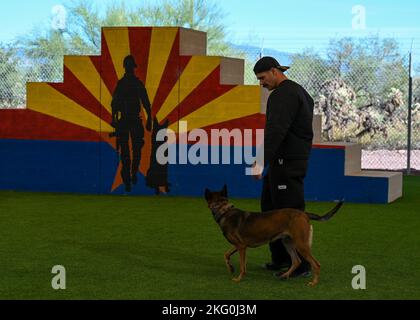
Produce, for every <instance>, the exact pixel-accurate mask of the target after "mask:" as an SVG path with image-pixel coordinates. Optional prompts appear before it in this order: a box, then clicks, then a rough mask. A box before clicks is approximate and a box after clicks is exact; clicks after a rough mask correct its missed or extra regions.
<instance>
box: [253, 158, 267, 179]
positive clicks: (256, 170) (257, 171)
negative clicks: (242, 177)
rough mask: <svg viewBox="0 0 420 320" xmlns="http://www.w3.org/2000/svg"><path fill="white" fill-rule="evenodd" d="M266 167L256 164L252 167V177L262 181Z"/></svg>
mask: <svg viewBox="0 0 420 320" xmlns="http://www.w3.org/2000/svg"><path fill="white" fill-rule="evenodd" d="M263 170H264V167H262V166H260V165H259V164H258V163H257V162H254V163H253V164H252V167H251V172H252V176H253V177H254V179H255V180H261V179H262V173H263Z"/></svg>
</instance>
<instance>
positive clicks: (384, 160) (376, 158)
mask: <svg viewBox="0 0 420 320" xmlns="http://www.w3.org/2000/svg"><path fill="white" fill-rule="evenodd" d="M410 162H411V168H412V169H415V170H420V150H412V151H411V161H410ZM362 169H383V170H402V169H407V150H374V151H371V150H362Z"/></svg>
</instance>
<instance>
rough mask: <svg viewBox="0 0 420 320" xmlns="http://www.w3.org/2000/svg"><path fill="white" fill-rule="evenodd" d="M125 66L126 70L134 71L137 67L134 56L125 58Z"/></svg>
mask: <svg viewBox="0 0 420 320" xmlns="http://www.w3.org/2000/svg"><path fill="white" fill-rule="evenodd" d="M123 65H124V68H125V69H134V68H136V67H137V64H136V61H135V60H134V57H133V56H132V55H128V56H126V57H125V58H124V62H123Z"/></svg>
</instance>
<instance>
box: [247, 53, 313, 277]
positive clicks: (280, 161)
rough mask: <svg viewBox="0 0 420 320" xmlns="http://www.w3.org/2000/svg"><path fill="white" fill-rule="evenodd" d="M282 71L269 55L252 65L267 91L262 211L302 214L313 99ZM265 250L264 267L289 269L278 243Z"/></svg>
mask: <svg viewBox="0 0 420 320" xmlns="http://www.w3.org/2000/svg"><path fill="white" fill-rule="evenodd" d="M287 69H289V67H286V66H282V65H280V64H279V63H278V61H277V60H276V59H274V58H272V57H263V58H261V59H260V60H259V61H257V63H256V64H255V66H254V73H255V75H256V77H257V79H258V80H259V81H260V85H262V86H263V87H264V88H267V89H268V90H270V91H271V93H270V96H269V98H268V101H267V111H266V124H265V130H264V163H263V165H264V166H267V165H268V170H267V172H266V175H265V176H264V178H263V188H262V195H261V210H262V211H268V210H273V209H282V208H296V209H300V210H305V199H304V189H303V187H304V186H303V179H304V178H305V175H306V170H307V166H308V159H309V154H310V151H311V148H312V138H313V131H312V118H313V107H314V101H313V99H312V98H311V96H310V95H309V94H308V92H306V90H305V89H304V88H303V87H301V86H300V85H299V84H297V83H296V82H294V81H292V80H289V79H288V78H287V77H286V76H285V75H284V73H283V72H284V71H286V70H287ZM261 169H262V168H261ZM260 172H261V171H260ZM257 178H258V179H261V178H262V175H261V174H259V175H257ZM270 251H271V260H272V261H271V262H270V263H267V264H265V265H264V267H265V268H266V269H268V270H280V269H282V268H285V267H287V268H288V267H289V265H290V264H291V259H290V257H289V254H288V253H287V251H286V249H285V247H284V245H283V243H282V242H281V240H277V241H274V242H272V243H270ZM301 260H302V263H301V265H300V266H299V267H298V269H296V270H295V272H294V273H293V274H292V277H298V276H307V275H309V273H310V265H309V263H308V262H307V261H305V260H304V259H303V258H302V257H301ZM280 274H281V273H280V272H279V273H276V274H275V275H276V276H279V275H280Z"/></svg>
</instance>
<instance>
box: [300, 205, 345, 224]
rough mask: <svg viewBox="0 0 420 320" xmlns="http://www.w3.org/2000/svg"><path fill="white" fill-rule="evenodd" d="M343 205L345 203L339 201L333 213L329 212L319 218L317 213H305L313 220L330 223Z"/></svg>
mask: <svg viewBox="0 0 420 320" xmlns="http://www.w3.org/2000/svg"><path fill="white" fill-rule="evenodd" d="M342 205H343V201H339V202H338V203H337V205H336V206H335V207H334V208H333V209H332V210H331V211H329V212H327V213H326V214H324V215H323V216H319V215H317V214H315V213H310V212H305V213H306V215H307V216H308V217H309V219H311V220H316V221H328V220H330V219H331V218H332V217H333V216H334V215H335V213H336V212H337V211H338V209H340V208H341V206H342Z"/></svg>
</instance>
